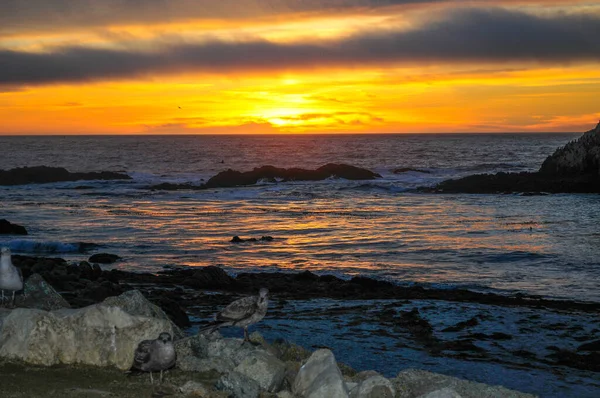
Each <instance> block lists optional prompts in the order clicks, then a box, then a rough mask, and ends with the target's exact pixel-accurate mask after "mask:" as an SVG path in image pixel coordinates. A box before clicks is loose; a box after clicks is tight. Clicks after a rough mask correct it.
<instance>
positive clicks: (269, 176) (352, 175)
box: [205, 163, 381, 188]
mask: <svg viewBox="0 0 600 398" xmlns="http://www.w3.org/2000/svg"><path fill="white" fill-rule="evenodd" d="M330 177H334V178H345V179H347V180H371V179H375V178H380V177H381V176H380V175H379V174H377V173H374V172H372V171H370V170H367V169H362V168H360V167H355V166H350V165H346V164H333V163H329V164H326V165H324V166H321V167H319V168H318V169H316V170H306V169H296V168H291V169H283V168H277V167H273V166H262V167H259V168H255V169H253V170H252V171H246V172H240V171H236V170H231V169H228V170H225V171H222V172H220V173H218V174H217V175H215V176H213V177H212V178H210V179H209V180H208V181H207V182H206V184H205V187H206V188H225V187H238V186H245V185H254V184H256V183H257V182H258V181H261V180H264V181H272V182H275V181H277V180H282V181H319V180H324V179H326V178H330Z"/></svg>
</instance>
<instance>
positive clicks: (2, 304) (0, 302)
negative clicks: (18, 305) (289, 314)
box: [0, 290, 4, 307]
mask: <svg viewBox="0 0 600 398" xmlns="http://www.w3.org/2000/svg"><path fill="white" fill-rule="evenodd" d="M0 306H2V307H4V290H2V301H0Z"/></svg>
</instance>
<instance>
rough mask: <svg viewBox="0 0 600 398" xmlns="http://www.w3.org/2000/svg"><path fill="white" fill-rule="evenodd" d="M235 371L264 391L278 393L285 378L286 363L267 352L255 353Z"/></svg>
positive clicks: (244, 360)
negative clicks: (254, 382)
mask: <svg viewBox="0 0 600 398" xmlns="http://www.w3.org/2000/svg"><path fill="white" fill-rule="evenodd" d="M235 371H236V372H238V373H241V374H243V375H246V376H248V377H249V378H251V379H252V380H254V381H256V382H257V383H258V385H259V386H260V388H262V389H263V390H266V391H269V392H277V391H279V389H280V387H281V384H282V383H283V378H284V377H285V363H283V362H281V361H280V360H279V359H277V358H276V357H275V356H273V355H271V354H268V353H267V352H266V351H254V352H252V353H250V354H249V355H248V356H246V357H245V358H244V359H243V360H242V361H241V362H240V364H239V365H238V366H237V367H236V368H235Z"/></svg>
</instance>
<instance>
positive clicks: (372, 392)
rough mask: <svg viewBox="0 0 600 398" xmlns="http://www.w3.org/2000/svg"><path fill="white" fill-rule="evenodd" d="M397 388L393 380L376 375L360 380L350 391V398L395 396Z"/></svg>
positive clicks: (391, 397)
mask: <svg viewBox="0 0 600 398" xmlns="http://www.w3.org/2000/svg"><path fill="white" fill-rule="evenodd" d="M395 396H396V389H395V388H394V386H393V384H392V382H391V381H389V380H388V379H386V378H385V377H383V376H380V375H374V376H371V377H368V378H367V379H365V380H363V381H362V382H360V383H359V384H358V385H357V386H356V387H355V388H353V389H352V391H351V392H350V398H394V397H395Z"/></svg>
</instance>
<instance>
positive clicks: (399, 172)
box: [392, 167, 431, 174]
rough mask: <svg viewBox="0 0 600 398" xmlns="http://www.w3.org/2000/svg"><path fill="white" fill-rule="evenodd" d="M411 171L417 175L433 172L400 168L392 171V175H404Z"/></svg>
mask: <svg viewBox="0 0 600 398" xmlns="http://www.w3.org/2000/svg"><path fill="white" fill-rule="evenodd" d="M409 171H412V172H415V173H425V174H431V171H429V170H423V169H413V168H412V167H399V168H397V169H394V170H392V173H394V174H402V173H408V172H409Z"/></svg>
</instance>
